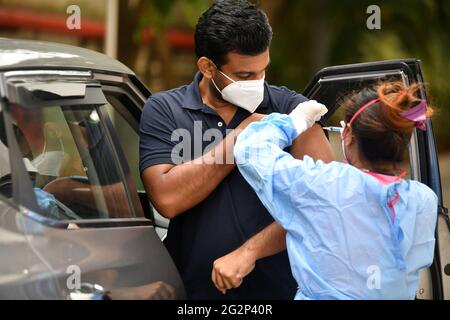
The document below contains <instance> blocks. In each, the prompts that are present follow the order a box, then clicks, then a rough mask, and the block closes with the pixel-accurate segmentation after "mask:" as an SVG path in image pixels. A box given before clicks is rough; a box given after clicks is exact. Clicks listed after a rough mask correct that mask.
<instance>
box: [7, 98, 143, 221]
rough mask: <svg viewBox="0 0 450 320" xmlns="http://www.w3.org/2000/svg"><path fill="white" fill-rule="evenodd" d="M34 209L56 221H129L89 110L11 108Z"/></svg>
mask: <svg viewBox="0 0 450 320" xmlns="http://www.w3.org/2000/svg"><path fill="white" fill-rule="evenodd" d="M11 116H12V121H13V126H14V128H15V130H14V131H15V135H16V139H17V142H18V144H19V147H20V150H21V153H22V156H23V158H24V161H25V165H26V168H27V171H28V173H29V176H30V178H31V180H32V183H33V186H34V192H35V195H36V200H37V202H38V205H39V207H40V208H41V209H42V211H43V212H44V213H45V215H47V216H48V217H49V218H52V219H58V220H71V219H75V220H81V219H105V218H130V217H134V216H135V214H134V210H133V208H132V206H131V203H130V200H129V199H130V197H129V194H128V191H127V188H126V187H125V183H124V178H123V172H122V171H121V167H120V163H119V161H118V160H117V159H118V158H117V156H116V154H115V151H114V148H113V147H112V144H111V143H110V141H109V138H108V137H109V136H108V134H107V132H106V130H105V128H104V126H103V123H102V122H101V120H100V117H99V115H98V113H97V110H96V108H95V106H91V105H83V106H64V107H60V106H53V107H45V108H32V109H29V108H27V109H26V108H22V107H21V106H19V105H11Z"/></svg>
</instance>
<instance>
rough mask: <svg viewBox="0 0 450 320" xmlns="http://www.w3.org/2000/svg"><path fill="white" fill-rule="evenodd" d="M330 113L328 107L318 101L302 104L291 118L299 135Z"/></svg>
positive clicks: (293, 112) (293, 111)
mask: <svg viewBox="0 0 450 320" xmlns="http://www.w3.org/2000/svg"><path fill="white" fill-rule="evenodd" d="M327 112H328V109H327V107H325V106H324V105H323V104H321V103H318V102H317V101H316V100H309V101H305V102H302V103H300V104H299V105H298V106H297V107H296V108H295V109H294V110H292V112H291V113H290V114H289V116H290V117H291V118H292V122H293V123H294V126H295V128H296V129H297V132H298V134H299V135H300V134H302V133H303V132H305V131H306V130H308V129H309V128H311V127H312V126H313V125H314V124H315V123H316V122H317V121H319V120H320V118H322V116H324V115H325V114H326V113H327Z"/></svg>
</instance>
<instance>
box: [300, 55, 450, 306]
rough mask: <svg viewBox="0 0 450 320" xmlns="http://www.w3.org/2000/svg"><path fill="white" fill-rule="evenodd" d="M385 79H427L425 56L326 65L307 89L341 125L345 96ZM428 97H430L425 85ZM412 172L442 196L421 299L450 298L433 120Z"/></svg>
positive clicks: (415, 141)
mask: <svg viewBox="0 0 450 320" xmlns="http://www.w3.org/2000/svg"><path fill="white" fill-rule="evenodd" d="M381 80H401V81H403V82H405V83H407V84H409V83H413V82H417V83H423V75H422V71H421V69H420V61H418V60H415V59H405V60H390V61H379V62H371V63H362V64H354V65H343V66H335V67H329V68H325V69H322V70H321V71H320V72H318V73H317V74H316V76H315V77H314V79H313V80H312V82H311V83H310V84H309V85H308V86H307V87H306V89H305V91H304V95H305V96H306V97H308V98H309V99H314V100H317V101H319V102H320V103H323V104H324V105H326V106H327V108H328V109H329V112H328V114H327V115H325V117H324V118H323V119H322V124H323V125H324V126H340V125H339V122H340V120H342V119H343V110H341V109H340V106H341V98H342V97H343V96H345V95H347V94H349V93H351V92H353V91H355V90H356V91H357V90H359V89H360V88H364V87H366V86H370V85H373V84H375V83H377V82H379V81H381ZM421 95H422V99H425V100H427V96H426V93H425V91H424V90H422V91H421ZM327 135H328V138H329V140H330V142H331V144H332V147H333V151H334V152H335V155H337V160H339V161H341V160H342V151H341V147H340V137H339V133H333V132H331V133H329V134H327ZM402 166H403V169H404V170H405V171H406V172H407V173H408V178H410V179H413V180H417V181H420V182H422V183H424V184H426V185H428V186H429V187H430V188H431V189H433V190H434V192H435V193H436V194H437V195H438V197H439V208H438V210H439V215H438V221H437V227H436V246H435V256H434V262H433V264H432V266H431V267H430V268H429V269H426V270H422V271H421V273H420V284H419V289H418V291H417V295H416V297H417V299H437V300H441V299H450V222H449V216H448V210H447V209H446V208H445V207H444V204H443V203H442V190H441V180H440V172H439V163H438V157H437V152H436V147H435V140H434V135H433V128H432V124H431V120H428V123H427V131H425V132H423V131H420V130H416V131H415V132H414V133H413V137H412V139H411V142H410V146H409V159H408V161H407V162H406V163H404V164H403V165H402Z"/></svg>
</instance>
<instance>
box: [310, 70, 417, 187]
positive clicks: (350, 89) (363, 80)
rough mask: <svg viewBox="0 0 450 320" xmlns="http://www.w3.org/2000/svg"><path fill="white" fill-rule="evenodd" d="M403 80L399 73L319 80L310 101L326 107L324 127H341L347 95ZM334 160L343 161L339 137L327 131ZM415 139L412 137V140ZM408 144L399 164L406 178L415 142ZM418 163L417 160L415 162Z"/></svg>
mask: <svg viewBox="0 0 450 320" xmlns="http://www.w3.org/2000/svg"><path fill="white" fill-rule="evenodd" d="M387 79H389V80H403V81H406V79H405V76H404V74H403V73H401V72H389V73H379V74H371V75H364V74H363V75H347V76H346V75H339V76H336V77H327V78H326V79H321V80H320V81H319V82H318V84H317V87H316V88H315V90H314V93H313V95H312V96H311V97H310V98H311V99H315V100H317V101H319V102H321V103H323V104H325V105H326V106H327V108H328V109H329V112H328V114H327V115H326V116H325V117H324V119H325V120H324V121H323V125H324V126H325V127H334V128H339V127H341V124H340V122H341V120H344V110H343V109H342V108H341V105H342V102H343V98H344V97H346V96H347V95H350V94H353V93H355V92H358V90H360V89H361V88H364V87H368V86H373V85H375V84H376V83H378V82H380V81H382V80H387ZM327 135H328V137H329V140H330V143H331V146H332V149H333V152H334V155H335V158H336V160H337V161H343V158H344V155H343V152H342V146H341V137H340V133H339V132H334V131H327ZM414 139H415V138H414V137H413V140H414ZM412 142H413V143H412V144H410V150H409V153H408V154H407V155H405V158H404V159H405V161H404V162H403V163H402V164H401V169H402V170H404V171H405V172H406V178H411V177H412V171H413V170H412V169H411V168H413V167H414V163H415V162H416V160H417V159H416V156H417V155H416V154H414V148H413V146H414V145H415V141H412ZM417 161H418V160H417Z"/></svg>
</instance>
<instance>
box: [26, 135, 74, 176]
mask: <svg viewBox="0 0 450 320" xmlns="http://www.w3.org/2000/svg"><path fill="white" fill-rule="evenodd" d="M49 130H52V129H49ZM55 137H56V138H57V139H58V142H59V150H52V151H48V150H47V138H48V134H46V137H45V142H44V148H43V150H42V153H41V154H40V155H39V156H37V157H36V158H34V159H33V160H32V161H31V163H32V164H33V166H34V167H35V168H36V169H37V171H38V172H39V174H40V175H44V176H53V177H59V175H60V171H61V169H62V167H63V165H64V163H65V162H66V160H67V159H68V157H69V155H68V154H67V153H66V152H65V151H64V145H63V143H62V139H61V137H60V135H59V134H55Z"/></svg>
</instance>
